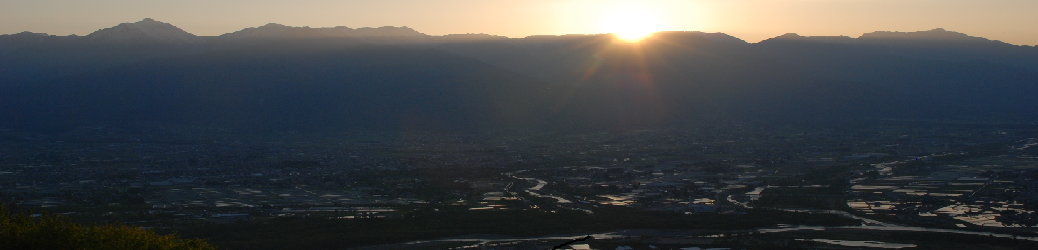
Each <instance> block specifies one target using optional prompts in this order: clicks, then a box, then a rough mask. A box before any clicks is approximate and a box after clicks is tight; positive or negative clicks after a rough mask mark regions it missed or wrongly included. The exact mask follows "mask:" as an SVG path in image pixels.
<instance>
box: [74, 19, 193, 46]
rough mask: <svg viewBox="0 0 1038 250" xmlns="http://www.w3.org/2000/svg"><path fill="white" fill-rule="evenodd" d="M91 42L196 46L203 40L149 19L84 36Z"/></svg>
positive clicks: (122, 24)
mask: <svg viewBox="0 0 1038 250" xmlns="http://www.w3.org/2000/svg"><path fill="white" fill-rule="evenodd" d="M86 39H87V40H89V41H92V42H101V43H166V44H197V43H205V40H203V39H202V38H199V37H198V36H195V35H194V34H191V33H188V32H186V31H184V30H182V29H180V28H177V27H176V26H173V25H172V24H168V23H163V22H159V21H155V20H154V19H151V18H145V19H144V20H141V21H138V22H135V23H121V24H119V25H116V26H115V27H111V28H105V29H101V30H98V31H95V32H94V33H90V34H89V35H87V36H86Z"/></svg>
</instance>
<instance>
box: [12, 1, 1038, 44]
mask: <svg viewBox="0 0 1038 250" xmlns="http://www.w3.org/2000/svg"><path fill="white" fill-rule="evenodd" d="M1036 10H1038V0H641V1H630V0H514V1H509V0H482V1H480V0H378V1H370V0H368V1H359V0H293V1H283V0H0V34H12V33H18V32H22V31H31V32H36V33H48V34H51V35H70V34H77V35H87V34H89V33H91V32H94V31H96V30H98V29H102V28H107V27H111V26H115V25H118V24H119V23H124V22H136V21H139V20H141V19H144V18H153V19H155V20H158V21H162V22H166V23H171V24H173V25H176V26H177V27H180V28H181V29H183V30H185V31H187V32H190V33H193V34H195V35H201V36H214V35H220V34H224V33H229V32H234V31H237V30H241V29H244V28H248V27H257V26H262V25H264V24H267V23H279V24H284V25H289V26H309V27H315V28H316V27H334V26H347V27H351V28H359V27H381V26H407V27H411V28H413V29H415V30H417V31H419V32H422V33H425V34H429V35H446V34H465V33H485V34H492V35H502V36H508V37H526V36H530V35H561V34H597V33H614V32H618V30H620V29H645V30H666V31H703V32H723V33H727V34H729V35H733V36H736V37H739V38H742V39H743V40H746V41H748V42H757V41H760V40H763V39H767V38H771V37H775V36H779V35H782V34H785V33H798V34H800V35H804V36H835V35H844V36H851V37H858V36H860V35H861V34H863V33H868V32H873V31H905V32H908V31H922V30H931V29H934V28H944V29H947V30H950V31H957V32H962V33H966V34H969V35H972V36H980V37H986V38H989V39H993V40H1002V41H1004V42H1008V43H1012V44H1018V45H1038V14H1034V13H1035V12H1036Z"/></svg>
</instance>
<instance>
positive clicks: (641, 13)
mask: <svg viewBox="0 0 1038 250" xmlns="http://www.w3.org/2000/svg"><path fill="white" fill-rule="evenodd" d="M600 25H601V26H602V27H601V28H602V30H604V31H606V32H607V33H612V34H614V35H616V37H617V38H620V39H622V40H624V41H628V42H637V41H639V40H641V39H642V38H645V37H647V36H649V35H652V33H654V32H657V31H660V28H661V25H662V24H661V22H660V19H659V17H658V15H657V14H656V13H655V11H652V10H650V9H649V8H646V7H644V6H639V5H617V6H614V7H613V8H610V9H607V10H606V11H605V12H604V13H603V14H602V20H601V23H600Z"/></svg>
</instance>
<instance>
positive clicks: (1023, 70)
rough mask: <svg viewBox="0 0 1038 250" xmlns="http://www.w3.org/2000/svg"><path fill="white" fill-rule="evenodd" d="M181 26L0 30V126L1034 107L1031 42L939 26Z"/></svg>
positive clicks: (284, 125)
mask: <svg viewBox="0 0 1038 250" xmlns="http://www.w3.org/2000/svg"><path fill="white" fill-rule="evenodd" d="M185 34H188V35H189V33H187V32H184V31H183V30H180V29H179V28H176V27H175V26H172V25H169V24H165V23H161V22H157V21H154V20H144V21H141V22H137V23H127V24H120V25H119V26H116V27H113V28H109V29H103V30H101V31H98V32H95V33H94V34H91V35H90V36H87V37H75V36H68V37H59V36H48V35H46V34H35V33H19V34H13V35H3V36H0V55H3V56H4V57H3V59H2V60H0V66H2V67H0V95H2V96H0V109H2V110H0V126H5V127H17V128H23V129H42V128H51V129H52V130H60V129H63V128H69V127H76V126H88V125H94V124H109V125H112V124H119V123H129V122H160V123H175V124H188V125H201V126H220V127H230V128H245V129H261V130H269V129H274V130H283V129H314V130H327V129H343V128H368V129H451V130H481V129H488V128H495V127H528V126H536V127H548V128H565V129H634V128H645V127H653V126H661V125H667V124H672V123H674V122H679V121H689V120H696V119H711V118H715V117H728V118H732V119H768V120H772V121H797V120H805V119H809V120H854V119H985V120H1013V121H1033V120H1034V117H1038V98H1036V97H1038V86H1036V85H1038V84H1036V83H1038V73H1036V72H1038V49H1036V48H1035V47H1031V46H1016V45H1011V44H1006V43H1003V42H1000V41H992V40H988V39H985V38H979V37H972V36H968V35H966V34H962V33H957V32H951V31H947V30H943V29H934V30H929V31H920V32H874V33H867V34H863V35H862V36H860V37H857V38H853V37H847V36H831V37H805V36H800V35H797V34H792V33H791V34H785V35H782V36H779V37H775V38H772V39H768V40H765V41H762V42H759V43H747V42H745V41H743V40H741V39H739V38H736V37H733V36H730V35H727V34H724V33H704V32H659V33H656V34H654V35H653V36H651V37H649V38H646V39H644V40H642V41H641V42H638V43H628V42H623V41H620V40H617V39H616V38H614V37H613V36H612V35H608V34H593V35H561V36H530V37H526V38H507V37H500V36H493V35H487V34H459V35H447V36H429V35H425V34H422V33H420V32H418V31H415V30H413V29H410V28H407V27H380V28H358V29H353V28H348V27H341V26H340V27H334V28H309V27H291V26H285V25H280V24H267V25H263V26H259V27H254V28H247V29H243V30H241V31H238V32H234V33H228V34H224V35H222V36H218V37H195V36H193V35H190V36H187V35H185ZM192 37H194V38H192ZM102 38H103V39H102ZM196 38H197V39H199V40H201V41H203V42H191V41H195V40H193V39H196ZM184 39H188V40H184ZM128 41H132V42H128ZM185 41H187V42H185Z"/></svg>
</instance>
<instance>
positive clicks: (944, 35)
mask: <svg viewBox="0 0 1038 250" xmlns="http://www.w3.org/2000/svg"><path fill="white" fill-rule="evenodd" d="M858 39H859V40H869V39H875V40H917V41H919V40H930V41H963V42H987V41H991V40H988V39H987V38H982V37H974V36H970V35H967V34H963V33H959V32H955V31H948V30H945V29H943V28H936V29H932V30H927V31H915V32H898V31H876V32H872V33H865V34H862V35H861V36H860V37H858Z"/></svg>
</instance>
